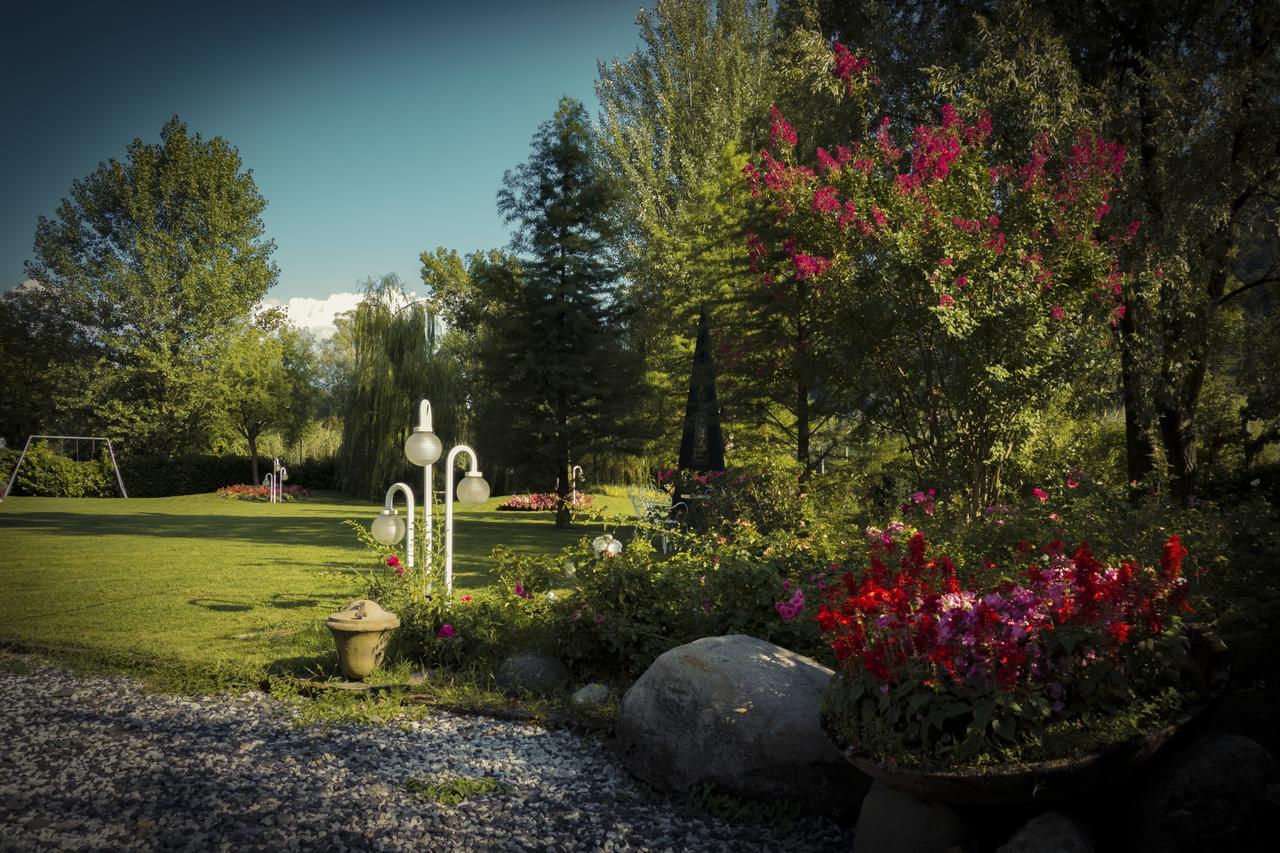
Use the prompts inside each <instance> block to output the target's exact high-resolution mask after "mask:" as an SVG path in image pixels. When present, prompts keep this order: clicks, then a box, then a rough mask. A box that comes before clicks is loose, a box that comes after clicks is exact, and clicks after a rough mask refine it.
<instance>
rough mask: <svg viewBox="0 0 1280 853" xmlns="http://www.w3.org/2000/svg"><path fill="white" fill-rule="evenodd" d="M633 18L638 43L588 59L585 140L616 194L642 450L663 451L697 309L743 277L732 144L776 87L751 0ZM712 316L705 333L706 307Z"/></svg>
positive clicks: (731, 418)
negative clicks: (593, 146) (645, 446)
mask: <svg viewBox="0 0 1280 853" xmlns="http://www.w3.org/2000/svg"><path fill="white" fill-rule="evenodd" d="M637 21H638V24H639V28H640V38H641V40H642V42H643V47H642V49H641V50H639V51H637V52H636V53H634V54H632V55H631V56H629V57H627V58H626V59H623V60H615V61H613V62H609V63H601V65H600V72H599V79H598V81H597V83H596V94H597V95H598V97H599V99H600V104H601V107H602V109H603V122H602V126H601V127H600V129H599V131H598V138H599V150H600V154H601V158H602V161H603V164H604V168H605V169H606V170H607V171H608V173H609V174H610V175H611V176H612V177H613V179H614V181H615V183H616V184H617V185H618V186H619V188H620V191H621V197H620V209H619V212H620V216H619V221H620V223H621V225H622V232H621V234H620V237H621V241H622V258H623V259H624V260H625V261H626V264H627V268H628V276H627V277H628V285H627V288H626V292H625V300H626V303H627V305H628V308H629V310H630V311H631V317H630V324H631V327H632V329H633V332H632V335H633V344H632V345H633V346H634V347H636V348H637V349H638V350H640V351H641V352H642V353H643V354H644V358H645V365H646V368H647V370H648V374H647V376H646V382H647V383H649V384H651V385H652V386H653V387H654V388H655V389H656V390H657V397H656V398H655V400H654V401H653V403H654V405H656V406H657V410H656V412H655V415H656V417H657V418H658V428H659V429H660V430H661V433H660V436H661V438H660V440H659V442H657V443H655V445H654V447H656V448H670V447H672V446H674V445H675V444H676V443H677V442H678V441H679V436H680V424H679V421H678V419H676V418H672V417H670V411H671V410H670V408H669V407H670V406H671V404H672V401H681V400H683V395H684V393H685V391H686V389H687V387H688V386H687V383H688V377H689V365H690V361H691V356H692V352H693V338H694V334H695V329H696V325H697V316H698V312H699V311H700V309H701V308H702V307H703V306H704V305H706V304H708V303H710V304H713V305H719V304H721V303H724V302H726V301H729V300H732V299H733V298H734V295H735V290H736V288H737V286H738V284H739V283H740V282H741V280H742V276H743V274H744V264H743V262H742V240H743V231H742V228H741V226H740V219H741V207H740V205H738V204H736V203H734V199H735V196H737V195H738V194H740V193H741V192H742V189H743V185H742V181H741V168H742V158H743V154H744V152H749V151H756V150H758V149H759V148H760V146H761V145H763V144H764V141H765V138H766V136H765V130H766V126H765V116H766V114H767V112H768V108H769V105H770V104H771V103H772V102H773V101H774V100H775V98H776V97H777V93H778V82H777V72H776V69H775V66H774V63H773V61H772V57H773V52H774V49H775V44H776V30H775V28H774V24H773V14H772V10H771V9H770V7H769V4H768V3H765V2H752V0H729V2H719V3H711V2H709V0H666V2H661V3H658V4H657V5H656V6H655V7H654V8H653V9H651V10H641V12H640V13H639V15H638V17H637ZM712 320H713V322H714V324H715V325H714V327H713V330H712V332H713V339H714V340H716V341H719V340H721V325H722V318H721V316H720V309H719V308H717V310H716V311H714V312H713V315H712ZM719 357H720V355H719V354H717V358H719ZM721 399H722V406H723V407H724V414H723V415H722V422H723V423H724V424H725V425H726V427H727V431H728V432H735V431H736V433H735V434H739V435H742V434H745V433H746V432H747V431H748V430H749V429H751V428H753V427H754V425H755V424H756V423H758V419H756V418H754V417H753V415H754V412H751V413H748V412H742V413H741V415H740V413H739V411H738V408H737V403H736V401H735V399H734V396H733V395H732V394H729V395H725V394H722V395H721ZM651 452H652V451H651ZM662 452H669V451H662V450H659V451H658V453H659V454H660V453H662Z"/></svg>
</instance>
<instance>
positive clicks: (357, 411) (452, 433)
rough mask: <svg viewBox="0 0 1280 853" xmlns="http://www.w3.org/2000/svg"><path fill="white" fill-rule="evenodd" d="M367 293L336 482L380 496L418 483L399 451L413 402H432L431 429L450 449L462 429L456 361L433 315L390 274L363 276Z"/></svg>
mask: <svg viewBox="0 0 1280 853" xmlns="http://www.w3.org/2000/svg"><path fill="white" fill-rule="evenodd" d="M364 294H365V296H364V300H363V301H362V302H361V303H360V305H359V307H358V308H357V309H356V315H355V322H354V324H353V326H352V336H353V340H354V346H355V364H354V367H353V369H352V376H351V382H350V384H349V386H348V388H349V390H348V392H347V396H346V401H345V406H344V409H345V415H344V418H343V425H342V447H341V448H340V449H339V451H338V461H339V481H340V483H341V486H342V490H343V491H344V492H346V493H348V494H352V495H356V496H359V497H365V498H369V499H370V500H377V499H379V498H381V497H382V495H383V494H384V493H385V491H386V488H387V487H388V486H390V485H391V484H392V483H394V482H396V481H397V480H401V481H403V482H405V483H408V484H410V485H413V484H415V483H419V484H420V483H421V477H420V476H414V473H415V469H414V467H413V466H412V465H410V463H409V462H408V460H406V459H405V455H404V440H405V438H406V437H407V436H408V435H409V432H410V431H411V430H412V429H413V427H414V426H416V424H417V418H418V401H419V400H422V399H427V400H430V401H431V411H432V420H433V428H434V430H435V433H436V435H438V436H440V440H441V441H443V442H444V446H445V447H451V446H453V445H454V444H455V443H457V441H458V439H459V437H460V434H461V431H462V421H463V415H464V406H463V403H464V398H463V392H462V379H461V373H460V370H459V366H458V362H457V361H456V360H455V359H453V358H451V357H449V356H448V355H447V354H445V353H443V352H442V351H441V350H440V347H439V333H440V326H439V321H438V320H437V318H436V316H435V314H433V313H432V312H431V311H429V310H428V309H427V306H426V305H425V304H424V303H422V302H417V301H414V300H413V298H412V296H410V295H409V294H408V293H407V292H405V290H404V288H403V286H402V285H401V283H400V279H399V278H398V277H397V276H396V275H395V274H394V273H391V274H388V275H385V276H383V277H382V278H380V279H376V280H375V279H372V278H370V279H367V280H366V281H365V282H364ZM418 473H420V470H419V471H418ZM419 488H420V486H419ZM419 499H421V496H420V495H419Z"/></svg>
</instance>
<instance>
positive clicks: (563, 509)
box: [556, 450, 573, 530]
mask: <svg viewBox="0 0 1280 853" xmlns="http://www.w3.org/2000/svg"><path fill="white" fill-rule="evenodd" d="M572 477H573V468H572V466H570V464H569V452H568V451H567V450H566V451H565V452H564V455H563V456H562V458H561V460H560V476H559V478H558V479H557V482H558V483H559V487H558V488H557V489H556V528H557V529H559V530H568V529H569V528H570V527H571V526H572V525H571V524H570V522H571V518H570V516H569V488H570V482H569V481H570V478H572Z"/></svg>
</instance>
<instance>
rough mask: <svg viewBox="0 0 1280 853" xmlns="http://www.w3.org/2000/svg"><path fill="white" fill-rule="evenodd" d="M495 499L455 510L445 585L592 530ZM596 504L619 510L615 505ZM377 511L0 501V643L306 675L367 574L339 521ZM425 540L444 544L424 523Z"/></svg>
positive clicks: (213, 502) (336, 503) (333, 504)
mask: <svg viewBox="0 0 1280 853" xmlns="http://www.w3.org/2000/svg"><path fill="white" fill-rule="evenodd" d="M502 500H503V499H502V498H494V499H491V500H489V501H487V502H485V503H483V504H479V505H476V506H474V507H464V506H461V505H459V506H458V508H457V509H456V511H455V514H454V548H455V550H454V583H455V589H456V590H459V591H463V590H467V589H473V590H474V589H478V588H480V587H483V586H485V585H487V584H488V583H489V582H490V581H491V579H492V576H491V574H490V571H491V569H490V561H489V558H488V555H489V552H490V551H491V550H492V548H493V547H494V546H496V545H507V546H510V547H514V548H517V549H521V550H527V551H531V552H537V551H555V550H558V549H560V548H562V547H565V546H566V545H570V544H572V543H574V542H576V541H577V540H578V538H580V537H581V536H583V535H586V534H588V533H592V532H593V531H594V530H596V529H598V528H597V527H588V526H587V525H585V524H583V525H578V526H577V528H576V529H574V530H570V531H561V530H556V529H555V528H554V526H553V525H552V522H551V516H550V514H549V513H512V512H498V511H496V507H497V505H498V504H499V503H501V502H502ZM596 507H597V508H598V509H599V510H602V511H604V512H612V513H620V514H625V513H626V512H627V511H628V509H629V504H628V503H627V502H626V501H625V499H619V498H613V497H598V498H597V501H596ZM376 509H377V507H375V505H373V504H371V503H368V502H363V501H352V500H347V499H343V498H340V497H337V496H335V495H325V494H321V495H318V496H316V497H313V498H311V499H309V500H305V501H294V502H289V503H284V504H274V505H273V504H268V503H261V502H256V501H235V500H228V499H225V498H219V497H217V496H214V495H185V496H181V497H172V498H131V499H129V500H121V499H116V498H29V497H12V498H9V499H8V500H5V501H4V502H3V503H0V589H4V590H5V593H6V595H5V602H4V604H5V606H4V608H3V609H2V610H0V643H5V642H7V643H9V644H18V645H20V646H21V645H26V646H34V647H42V648H54V649H58V648H62V649H67V650H68V651H69V653H70V654H71V656H73V657H76V656H78V657H79V658H80V659H81V660H87V661H98V662H100V663H102V664H104V665H107V666H111V667H116V666H126V667H128V666H129V665H130V662H134V664H135V665H136V666H140V667H142V668H152V669H154V668H156V667H157V666H159V667H161V668H163V667H166V666H167V667H171V668H172V670H173V672H174V673H178V674H179V675H176V676H175V678H178V679H179V680H180V679H181V678H182V677H185V676H182V675H180V674H181V673H184V672H185V673H190V672H195V671H203V672H205V673H216V672H218V671H225V672H226V673H227V675H226V678H227V679H228V680H229V681H230V682H233V683H237V682H239V681H241V680H242V679H243V678H244V677H245V676H246V675H249V676H252V674H253V673H260V674H262V675H270V674H273V673H275V674H291V673H299V672H305V671H308V670H309V669H314V668H317V667H318V666H319V665H321V664H323V663H324V662H326V661H328V660H330V659H332V658H333V642H332V639H331V637H330V635H329V632H328V630H327V629H325V628H324V627H323V625H322V624H321V623H322V620H323V619H324V618H325V616H327V615H328V614H329V613H332V612H333V611H334V610H336V609H337V608H338V607H339V606H341V605H342V604H344V603H346V602H347V601H349V600H351V599H353V598H356V597H359V596H361V595H363V593H364V585H363V581H362V578H361V573H362V572H368V571H371V570H372V571H376V570H378V569H379V567H377V566H376V565H374V564H371V562H370V560H369V557H368V553H367V552H366V551H365V550H364V549H363V548H362V547H361V546H360V545H358V544H357V543H356V542H355V540H354V538H353V537H352V535H351V532H350V530H349V529H347V528H346V527H344V526H343V524H342V522H343V521H344V520H345V519H350V518H354V519H358V520H360V521H362V522H367V521H368V520H369V519H371V518H372V517H373V515H374V514H375V512H376ZM436 541H437V543H438V546H440V544H441V543H442V542H443V529H442V525H439V526H437V540H436Z"/></svg>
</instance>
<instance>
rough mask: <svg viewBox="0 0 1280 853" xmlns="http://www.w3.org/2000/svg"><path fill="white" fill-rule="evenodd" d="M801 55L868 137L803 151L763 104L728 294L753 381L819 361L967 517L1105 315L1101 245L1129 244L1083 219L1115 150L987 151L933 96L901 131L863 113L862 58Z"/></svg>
mask: <svg viewBox="0 0 1280 853" xmlns="http://www.w3.org/2000/svg"><path fill="white" fill-rule="evenodd" d="M818 50H822V51H825V55H818V54H817V53H816V52H817V51H818ZM810 53H811V58H810V61H809V63H808V67H809V68H811V69H820V75H821V76H819V77H817V78H816V79H815V80H814V81H813V82H812V84H811V88H812V89H813V90H814V91H815V92H817V93H822V92H826V93H827V94H829V95H830V96H831V97H832V98H833V108H835V109H843V110H850V111H854V113H855V115H856V118H855V120H851V121H849V122H847V124H848V126H854V127H856V126H865V127H868V128H870V131H869V132H868V133H867V134H865V135H864V136H863V137H862V138H859V139H854V140H848V141H839V140H836V141H828V140H801V139H800V138H799V135H798V134H797V132H796V130H795V128H794V127H793V126H792V125H791V124H790V123H789V122H788V120H787V117H786V116H785V115H784V114H783V113H782V112H781V111H780V110H778V109H777V108H776V107H775V108H774V110H773V111H772V114H771V120H772V124H771V133H770V145H769V146H768V147H767V148H766V149H765V150H762V151H760V152H759V154H758V155H757V156H756V157H754V158H753V159H752V161H751V162H750V163H749V164H748V165H747V167H746V169H745V170H744V171H745V175H746V178H747V181H748V182H749V185H750V189H751V194H752V196H753V197H754V198H755V200H756V201H757V202H758V203H759V204H760V206H761V211H760V214H759V216H757V217H756V221H757V228H756V230H754V231H753V232H752V233H751V234H749V235H748V246H747V251H748V256H749V260H750V264H751V268H752V270H753V271H754V272H755V273H756V274H757V278H756V279H755V281H756V284H755V285H754V288H753V290H752V292H751V293H749V294H746V299H747V301H748V303H750V304H751V306H752V311H753V314H754V317H755V321H754V323H753V325H752V332H751V333H749V335H748V337H749V339H750V349H751V350H752V351H753V353H755V356H756V358H757V360H758V363H759V365H760V376H761V381H784V382H785V381H788V379H792V380H794V381H796V383H797V389H796V392H797V396H798V397H800V396H803V395H804V394H805V389H804V388H802V387H800V383H803V382H804V381H810V382H812V381H814V376H815V374H814V371H813V369H812V368H813V364H812V362H813V361H814V360H815V359H818V360H820V361H821V362H822V363H823V364H825V365H826V375H825V376H823V377H822V381H824V382H826V383H836V382H843V383H844V384H845V385H846V387H850V388H856V389H857V390H858V392H859V395H860V397H861V399H862V400H863V402H862V404H861V405H862V408H863V410H864V412H865V413H866V415H867V416H868V417H869V418H871V419H872V420H874V421H875V422H876V423H878V424H879V425H880V426H881V427H883V428H885V429H887V430H889V431H890V432H892V433H896V434H897V435H899V436H901V438H902V439H903V441H904V442H905V444H906V446H907V448H908V449H909V451H910V453H911V455H912V458H913V460H914V461H915V463H916V465H917V467H918V469H919V473H920V476H922V477H924V478H927V479H930V480H933V481H935V482H939V483H943V482H948V483H950V484H951V485H953V486H954V487H956V488H958V489H960V490H962V491H963V492H964V494H965V496H966V498H967V500H968V502H969V507H970V510H971V511H977V510H979V509H981V507H983V506H985V505H986V504H987V503H989V502H990V501H992V500H993V499H994V498H995V496H996V495H997V493H998V492H999V489H1000V480H1001V470H1002V467H1003V465H1004V463H1005V462H1006V461H1007V460H1008V458H1009V457H1010V455H1011V454H1012V452H1013V451H1014V450H1015V448H1016V447H1017V446H1018V443H1019V442H1020V441H1021V440H1022V439H1023V438H1025V436H1026V435H1027V433H1028V429H1029V427H1030V425H1031V424H1032V422H1033V421H1034V419H1035V417H1037V415H1038V414H1039V413H1041V412H1042V411H1043V410H1044V407H1045V404H1046V402H1047V400H1048V398H1049V396H1050V394H1051V393H1052V392H1053V390H1054V389H1055V387H1056V386H1057V384H1058V383H1060V382H1062V381H1065V380H1066V379H1067V378H1068V376H1069V375H1070V372H1071V371H1072V370H1073V369H1074V368H1075V367H1078V366H1079V365H1081V364H1082V363H1083V362H1086V361H1088V360H1090V359H1091V358H1094V357H1095V355H1096V354H1097V352H1098V350H1099V347H1100V346H1102V345H1103V342H1105V340H1106V339H1107V338H1108V337H1109V335H1108V333H1109V332H1110V329H1111V325H1112V324H1114V323H1116V322H1118V321H1119V320H1120V319H1121V318H1122V316H1123V310H1124V309H1123V306H1122V305H1121V303H1120V302H1119V301H1118V299H1117V297H1118V295H1119V293H1120V272H1119V267H1118V264H1117V261H1116V257H1115V247H1116V244H1117V242H1118V241H1123V240H1125V239H1130V238H1131V232H1128V231H1127V232H1125V233H1123V234H1121V235H1117V236H1116V238H1115V239H1110V238H1108V239H1103V238H1102V236H1101V235H1100V234H1099V223H1100V222H1101V220H1102V218H1103V217H1104V216H1105V215H1106V213H1107V212H1108V211H1109V210H1110V202H1111V200H1112V199H1113V196H1114V194H1115V193H1116V192H1117V189H1118V185H1119V182H1120V178H1121V174H1122V168H1123V165H1124V159H1125V153H1124V149H1123V148H1122V147H1121V146H1119V145H1116V144H1113V143H1111V142H1109V141H1107V140H1106V139H1103V138H1101V137H1100V136H1098V135H1097V134H1095V133H1093V132H1092V131H1090V130H1089V129H1088V128H1080V129H1078V130H1076V131H1074V133H1073V134H1072V135H1071V136H1070V137H1068V138H1066V139H1054V138H1050V137H1049V136H1048V135H1047V134H1042V135H1040V136H1039V137H1038V138H1036V140H1035V141H1034V143H1033V145H1032V146H1031V148H1030V150H1027V151H1021V152H1009V151H1000V150H998V149H997V148H996V146H995V145H994V144H993V142H992V125H991V118H990V116H989V115H987V114H986V113H984V112H981V111H972V112H971V113H968V114H967V113H965V112H962V111H961V109H959V108H957V107H956V106H953V105H952V104H946V103H944V104H942V105H941V107H940V108H939V110H938V112H937V114H936V116H935V117H934V118H933V119H932V120H931V121H928V122H924V123H921V124H919V125H918V126H916V127H913V128H901V127H898V126H896V125H895V124H894V122H893V121H891V120H890V119H889V118H888V117H887V116H883V115H882V114H881V111H880V109H878V106H877V103H876V96H875V77H874V73H875V70H874V67H873V66H872V65H871V63H870V62H868V61H867V59H866V58H865V57H861V56H857V55H855V54H853V53H852V52H851V51H849V50H848V49H847V48H845V47H844V46H843V45H841V44H839V43H837V44H835V45H834V47H829V46H827V45H826V43H825V42H822V41H820V40H815V42H814V44H813V49H812V50H811V51H810ZM857 114H860V115H857ZM818 142H821V143H822V144H816V143H818ZM1133 227H1134V228H1136V227H1137V226H1136V225H1135V226H1133Z"/></svg>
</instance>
